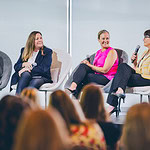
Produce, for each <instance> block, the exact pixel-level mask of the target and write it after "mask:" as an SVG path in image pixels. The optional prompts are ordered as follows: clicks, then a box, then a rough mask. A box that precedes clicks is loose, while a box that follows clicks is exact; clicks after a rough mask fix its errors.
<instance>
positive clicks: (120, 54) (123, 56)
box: [90, 48, 128, 64]
mask: <svg viewBox="0 0 150 150" xmlns="http://www.w3.org/2000/svg"><path fill="white" fill-rule="evenodd" d="M115 50H116V51H117V54H118V58H119V64H121V63H128V54H127V53H126V52H125V51H123V50H121V49H118V48H115ZM95 54H96V53H94V54H92V55H91V56H90V60H91V63H93V61H94V58H95Z"/></svg>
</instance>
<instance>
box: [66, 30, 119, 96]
mask: <svg viewBox="0 0 150 150" xmlns="http://www.w3.org/2000/svg"><path fill="white" fill-rule="evenodd" d="M98 42H99V43H100V45H101V49H100V50H98V51H97V53H96V55H95V58H94V62H93V64H91V63H90V62H89V61H88V60H84V61H82V62H81V64H80V66H79V67H78V69H77V70H76V72H75V73H74V75H73V81H72V83H71V86H70V87H69V88H68V89H66V92H71V93H72V94H73V95H74V96H75V97H76V98H77V97H78V93H79V92H80V89H81V88H82V86H83V85H85V84H87V83H91V82H94V83H97V84H101V85H106V84H107V83H108V82H109V81H110V80H111V79H112V78H113V77H114V75H115V74H116V72H117V68H118V55H117V52H116V50H114V49H113V48H112V47H110V45H109V43H110V35H109V32H108V31H107V30H101V31H99V33H98Z"/></svg>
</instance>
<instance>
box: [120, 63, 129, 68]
mask: <svg viewBox="0 0 150 150" xmlns="http://www.w3.org/2000/svg"><path fill="white" fill-rule="evenodd" d="M127 66H128V65H127V64H126V63H121V64H120V65H119V66H118V69H120V68H121V69H122V68H126V67H127Z"/></svg>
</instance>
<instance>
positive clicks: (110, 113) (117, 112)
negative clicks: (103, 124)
mask: <svg viewBox="0 0 150 150" xmlns="http://www.w3.org/2000/svg"><path fill="white" fill-rule="evenodd" d="M119 112H120V111H119V110H118V109H117V108H116V107H115V108H114V109H113V110H112V111H111V112H109V115H112V114H113V113H116V117H118V116H119Z"/></svg>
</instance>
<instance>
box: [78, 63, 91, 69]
mask: <svg viewBox="0 0 150 150" xmlns="http://www.w3.org/2000/svg"><path fill="white" fill-rule="evenodd" d="M79 67H80V69H88V68H89V66H88V65H86V64H84V63H82V64H80V66H79Z"/></svg>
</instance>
